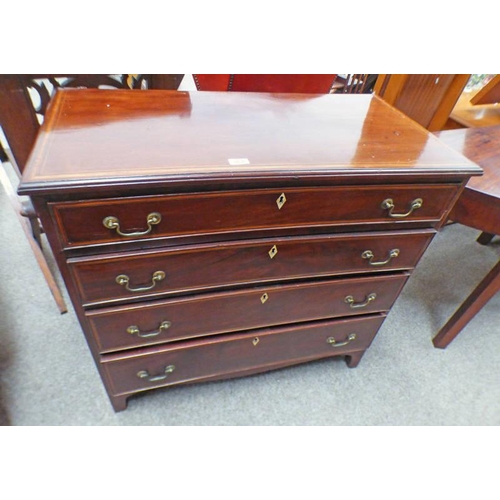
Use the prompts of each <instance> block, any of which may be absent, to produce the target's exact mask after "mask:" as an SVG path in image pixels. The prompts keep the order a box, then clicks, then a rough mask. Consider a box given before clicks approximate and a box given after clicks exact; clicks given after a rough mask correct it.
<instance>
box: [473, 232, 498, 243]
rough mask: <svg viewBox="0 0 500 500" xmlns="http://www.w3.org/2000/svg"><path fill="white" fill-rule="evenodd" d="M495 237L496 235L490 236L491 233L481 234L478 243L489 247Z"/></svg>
mask: <svg viewBox="0 0 500 500" xmlns="http://www.w3.org/2000/svg"><path fill="white" fill-rule="evenodd" d="M494 237H495V235H494V234H490V233H484V232H483V233H481V234H480V235H479V237H478V238H477V240H476V241H477V242H478V243H479V244H480V245H488V244H489V243H490V242H491V240H492V239H493V238H494Z"/></svg>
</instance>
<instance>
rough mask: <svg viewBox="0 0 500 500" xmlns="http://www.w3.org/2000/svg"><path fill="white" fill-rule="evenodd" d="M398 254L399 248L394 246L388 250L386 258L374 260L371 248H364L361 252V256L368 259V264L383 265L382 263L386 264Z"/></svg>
mask: <svg viewBox="0 0 500 500" xmlns="http://www.w3.org/2000/svg"><path fill="white" fill-rule="evenodd" d="M398 255H399V248H395V249H394V250H391V251H390V252H389V258H387V259H386V260H381V261H374V260H373V258H374V257H375V256H374V255H373V252H372V251H371V250H365V251H364V252H363V253H362V254H361V257H362V258H363V259H368V262H369V264H370V266H383V265H384V264H388V263H389V262H390V261H391V259H394V258H395V257H397V256H398Z"/></svg>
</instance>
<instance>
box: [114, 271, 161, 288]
mask: <svg viewBox="0 0 500 500" xmlns="http://www.w3.org/2000/svg"><path fill="white" fill-rule="evenodd" d="M162 279H165V273H164V272H163V271H156V272H155V273H153V276H152V278H151V281H152V282H153V283H152V284H151V285H149V286H141V287H139V288H130V286H129V282H130V278H129V277H128V276H127V275H126V274H120V275H119V276H117V277H116V279H115V281H116V282H117V283H118V284H119V285H121V286H124V287H125V288H126V289H127V290H128V291H129V292H147V291H148V290H152V289H153V288H154V287H155V286H156V283H158V281H161V280H162Z"/></svg>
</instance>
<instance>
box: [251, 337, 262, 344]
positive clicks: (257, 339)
mask: <svg viewBox="0 0 500 500" xmlns="http://www.w3.org/2000/svg"><path fill="white" fill-rule="evenodd" d="M259 342H260V339H259V337H255V338H254V339H253V340H252V344H253V345H254V346H256V345H257V344H258V343H259Z"/></svg>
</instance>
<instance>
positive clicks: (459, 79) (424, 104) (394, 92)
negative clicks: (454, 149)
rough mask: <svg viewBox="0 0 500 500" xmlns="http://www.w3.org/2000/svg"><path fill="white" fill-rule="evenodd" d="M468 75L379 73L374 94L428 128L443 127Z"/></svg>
mask: <svg viewBox="0 0 500 500" xmlns="http://www.w3.org/2000/svg"><path fill="white" fill-rule="evenodd" d="M469 77H470V75H447V74H442V75H379V76H378V78H377V83H376V84H375V87H374V93H375V94H377V95H378V96H379V97H381V98H382V99H384V101H386V102H387V103H389V104H390V105H392V106H394V107H395V108H397V109H399V110H400V111H402V112H403V113H404V114H406V115H407V116H409V117H410V118H411V119H412V120H414V121H416V122H417V123H419V124H420V125H422V126H423V127H425V128H426V129H427V130H430V131H438V130H442V129H443V127H444V126H445V124H446V122H447V121H448V118H449V116H450V114H451V112H452V110H453V108H454V106H455V104H456V102H457V101H458V99H459V97H460V95H461V94H462V91H463V89H464V88H465V86H466V85H467V82H468V81H469Z"/></svg>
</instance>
